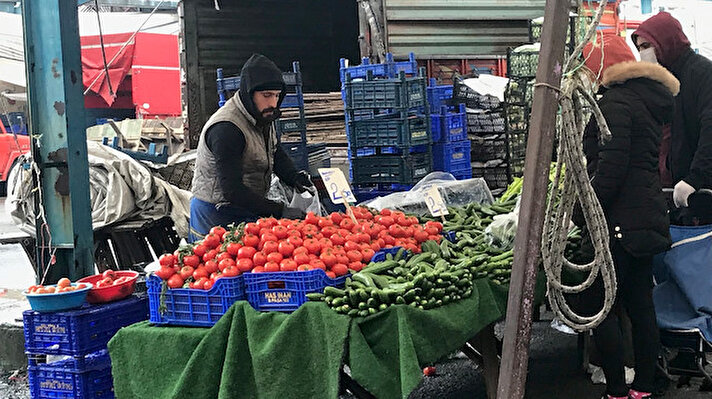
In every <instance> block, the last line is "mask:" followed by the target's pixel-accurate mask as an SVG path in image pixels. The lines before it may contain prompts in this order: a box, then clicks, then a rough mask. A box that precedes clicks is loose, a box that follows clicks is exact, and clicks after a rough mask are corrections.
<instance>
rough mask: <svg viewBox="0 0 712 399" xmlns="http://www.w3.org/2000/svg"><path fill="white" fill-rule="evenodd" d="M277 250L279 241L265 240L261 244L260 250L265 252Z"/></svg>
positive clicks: (269, 252)
mask: <svg viewBox="0 0 712 399" xmlns="http://www.w3.org/2000/svg"><path fill="white" fill-rule="evenodd" d="M277 250H279V243H277V241H266V242H265V243H264V245H263V246H262V252H264V253H266V254H271V253H273V252H277Z"/></svg>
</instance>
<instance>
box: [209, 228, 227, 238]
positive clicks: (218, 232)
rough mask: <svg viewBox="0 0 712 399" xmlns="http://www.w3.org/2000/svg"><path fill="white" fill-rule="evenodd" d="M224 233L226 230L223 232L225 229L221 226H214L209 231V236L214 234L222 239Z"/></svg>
mask: <svg viewBox="0 0 712 399" xmlns="http://www.w3.org/2000/svg"><path fill="white" fill-rule="evenodd" d="M226 232H227V230H225V228H224V227H222V226H215V227H213V228H212V229H210V234H215V235H216V236H218V237H222V236H223V235H224V234H225V233H226Z"/></svg>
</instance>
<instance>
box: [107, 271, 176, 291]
mask: <svg viewBox="0 0 712 399" xmlns="http://www.w3.org/2000/svg"><path fill="white" fill-rule="evenodd" d="M102 281H104V280H102ZM102 281H100V283H101V282H102ZM184 283H185V282H184V281H183V279H182V278H181V276H180V275H178V274H174V275H172V276H171V278H169V279H168V282H167V284H168V287H169V288H181V287H182V286H183V284H184ZM97 287H98V285H97Z"/></svg>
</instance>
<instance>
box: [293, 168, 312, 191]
mask: <svg viewBox="0 0 712 399" xmlns="http://www.w3.org/2000/svg"><path fill="white" fill-rule="evenodd" d="M294 188H295V189H297V191H299V192H300V193H303V192H305V191H309V194H311V195H315V194H316V187H314V183H312V181H311V178H310V177H309V172H307V171H306V170H300V171H299V172H298V173H297V178H296V180H295V184H294Z"/></svg>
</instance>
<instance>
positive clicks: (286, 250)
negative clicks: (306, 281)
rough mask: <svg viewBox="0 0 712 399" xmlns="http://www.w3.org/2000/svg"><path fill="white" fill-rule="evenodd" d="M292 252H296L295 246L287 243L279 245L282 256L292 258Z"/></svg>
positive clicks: (283, 242)
mask: <svg viewBox="0 0 712 399" xmlns="http://www.w3.org/2000/svg"><path fill="white" fill-rule="evenodd" d="M292 252H294V245H292V244H290V243H288V242H286V241H282V242H280V243H279V253H280V254H282V256H291V255H292Z"/></svg>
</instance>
